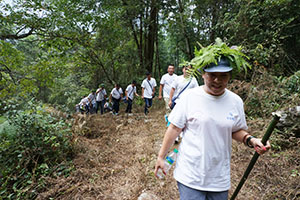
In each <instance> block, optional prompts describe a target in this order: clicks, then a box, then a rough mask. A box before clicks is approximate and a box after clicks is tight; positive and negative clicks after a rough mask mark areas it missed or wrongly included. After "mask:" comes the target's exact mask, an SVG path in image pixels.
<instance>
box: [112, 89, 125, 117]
mask: <svg viewBox="0 0 300 200" xmlns="http://www.w3.org/2000/svg"><path fill="white" fill-rule="evenodd" d="M122 97H123V90H122V88H121V87H120V85H119V84H116V85H115V87H114V88H113V89H112V91H111V93H110V95H109V102H110V103H111V101H112V102H113V114H114V115H118V114H119V109H120V100H121V98H122Z"/></svg>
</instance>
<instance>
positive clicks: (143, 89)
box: [142, 88, 145, 98]
mask: <svg viewBox="0 0 300 200" xmlns="http://www.w3.org/2000/svg"><path fill="white" fill-rule="evenodd" d="M144 90H145V89H144V88H142V98H144Z"/></svg>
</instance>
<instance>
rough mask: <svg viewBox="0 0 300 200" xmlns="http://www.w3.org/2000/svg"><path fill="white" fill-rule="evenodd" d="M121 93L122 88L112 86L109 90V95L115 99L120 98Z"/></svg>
mask: <svg viewBox="0 0 300 200" xmlns="http://www.w3.org/2000/svg"><path fill="white" fill-rule="evenodd" d="M121 94H123V90H122V88H119V90H117V88H114V89H112V91H111V95H112V97H113V98H115V99H120V98H121Z"/></svg>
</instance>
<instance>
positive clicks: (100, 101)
mask: <svg viewBox="0 0 300 200" xmlns="http://www.w3.org/2000/svg"><path fill="white" fill-rule="evenodd" d="M104 87H105V85H104V84H103V83H101V84H100V85H99V88H98V89H97V91H96V103H97V105H96V113H98V110H99V108H100V112H101V115H103V113H104V104H105V101H106V98H107V93H106V90H105V88H104Z"/></svg>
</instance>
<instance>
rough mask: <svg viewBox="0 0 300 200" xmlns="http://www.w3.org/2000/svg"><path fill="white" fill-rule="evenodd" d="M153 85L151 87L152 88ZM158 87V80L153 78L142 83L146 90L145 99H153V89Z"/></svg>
mask: <svg viewBox="0 0 300 200" xmlns="http://www.w3.org/2000/svg"><path fill="white" fill-rule="evenodd" d="M150 85H151V86H150ZM154 87H156V80H155V79H154V78H151V79H150V80H148V79H147V78H146V79H144V80H143V82H142V88H144V97H145V98H149V99H151V98H152V92H153V88H154Z"/></svg>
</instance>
